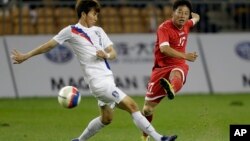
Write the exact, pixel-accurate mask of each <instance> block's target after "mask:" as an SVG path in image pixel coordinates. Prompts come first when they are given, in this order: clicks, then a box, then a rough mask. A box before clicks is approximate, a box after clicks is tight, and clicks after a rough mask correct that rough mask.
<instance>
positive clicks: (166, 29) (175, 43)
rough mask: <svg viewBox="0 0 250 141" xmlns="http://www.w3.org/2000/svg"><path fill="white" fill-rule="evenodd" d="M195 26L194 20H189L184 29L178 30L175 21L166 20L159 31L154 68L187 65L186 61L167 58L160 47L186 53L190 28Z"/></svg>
mask: <svg viewBox="0 0 250 141" xmlns="http://www.w3.org/2000/svg"><path fill="white" fill-rule="evenodd" d="M193 25H194V22H193V21H192V20H188V21H187V22H186V23H185V25H184V26H183V27H182V29H178V28H177V27H176V26H175V25H174V23H173V21H172V20H171V19H170V20H166V21H165V22H163V23H162V24H161V25H160V26H159V28H158V30H157V40H156V43H155V48H154V55H155V61H154V68H163V67H168V66H174V65H178V64H185V60H184V59H178V58H174V57H170V56H167V55H165V54H163V53H161V51H160V46H164V45H168V46H170V47H172V48H173V49H175V50H177V51H179V52H185V51H186V45H187V38H188V33H189V31H190V28H191V27H192V26H193Z"/></svg>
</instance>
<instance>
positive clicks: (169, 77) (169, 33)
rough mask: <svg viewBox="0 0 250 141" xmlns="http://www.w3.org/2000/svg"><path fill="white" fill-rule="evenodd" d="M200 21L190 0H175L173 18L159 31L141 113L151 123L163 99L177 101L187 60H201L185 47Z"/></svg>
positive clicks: (147, 139)
mask: <svg viewBox="0 0 250 141" xmlns="http://www.w3.org/2000/svg"><path fill="white" fill-rule="evenodd" d="M199 19H200V16H199V15H198V14H196V13H194V12H192V5H191V3H190V2H189V1H188V0H176V1H175V2H174V4H173V15H172V18H171V19H169V20H166V21H165V22H163V23H162V24H161V25H160V26H159V28H158V29H157V39H156V43H155V48H154V57H155V60H154V66H153V69H152V74H151V77H150V81H149V83H148V88H147V93H146V96H145V103H144V106H143V110H142V113H143V115H144V116H145V117H146V118H147V119H148V120H149V121H150V122H151V121H152V118H153V111H154V109H155V108H156V106H157V105H158V104H159V103H160V102H161V100H162V99H163V98H164V97H165V96H167V97H168V98H169V99H174V97H175V94H176V93H177V92H178V91H179V90H180V89H181V88H182V86H183V84H184V83H185V80H186V76H187V73H188V69H189V66H188V65H187V64H186V60H187V61H191V62H194V61H195V60H196V58H197V57H198V55H197V54H196V52H186V45H187V39H188V34H189V31H190V28H192V27H193V26H194V25H195V24H196V23H197V22H198V21H199ZM142 140H143V141H149V136H148V135H147V134H145V133H143V136H142Z"/></svg>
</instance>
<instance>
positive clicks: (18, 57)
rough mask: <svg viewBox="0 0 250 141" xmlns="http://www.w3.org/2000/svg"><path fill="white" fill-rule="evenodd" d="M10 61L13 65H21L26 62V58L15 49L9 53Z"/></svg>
mask: <svg viewBox="0 0 250 141" xmlns="http://www.w3.org/2000/svg"><path fill="white" fill-rule="evenodd" d="M11 59H12V61H13V64H21V63H22V62H23V61H25V60H27V59H28V58H27V57H26V55H25V54H22V53H20V52H19V51H17V50H16V49H14V50H13V51H12V52H11Z"/></svg>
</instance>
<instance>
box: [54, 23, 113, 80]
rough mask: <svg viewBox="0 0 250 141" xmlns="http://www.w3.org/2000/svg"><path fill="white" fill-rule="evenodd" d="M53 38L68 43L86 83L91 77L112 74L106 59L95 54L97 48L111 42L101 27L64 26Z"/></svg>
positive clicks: (108, 44)
mask: <svg viewBox="0 0 250 141" xmlns="http://www.w3.org/2000/svg"><path fill="white" fill-rule="evenodd" d="M53 39H54V40H55V41H57V42H58V43H59V44H62V43H64V42H68V43H69V44H70V47H72V49H73V51H74V53H75V54H76V56H77V59H78V60H79V62H80V65H81V67H82V70H83V75H84V79H85V81H86V82H87V83H88V82H89V81H90V80H91V79H93V78H98V77H101V76H106V75H112V71H111V70H110V67H109V64H108V62H107V61H106V59H101V58H97V56H96V51H97V50H104V49H105V48H106V47H108V46H110V45H112V44H113V43H112V42H111V40H110V39H109V37H108V36H107V34H106V33H105V32H104V31H103V29H102V28H101V27H97V26H92V27H90V28H87V27H84V26H82V25H81V24H79V23H78V24H76V25H70V26H67V27H65V28H64V29H62V30H61V31H60V32H59V33H58V34H57V35H56V36H54V38H53Z"/></svg>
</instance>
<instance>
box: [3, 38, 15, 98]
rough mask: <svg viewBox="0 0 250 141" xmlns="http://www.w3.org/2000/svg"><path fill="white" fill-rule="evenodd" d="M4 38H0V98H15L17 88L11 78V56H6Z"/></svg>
mask: <svg viewBox="0 0 250 141" xmlns="http://www.w3.org/2000/svg"><path fill="white" fill-rule="evenodd" d="M6 49H8V48H7V47H6V44H5V43H4V38H0V90H1V92H0V97H15V95H16V93H15V91H14V90H15V88H14V84H13V79H12V76H11V70H10V63H9V61H10V60H8V59H9V54H6V52H7V51H6Z"/></svg>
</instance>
